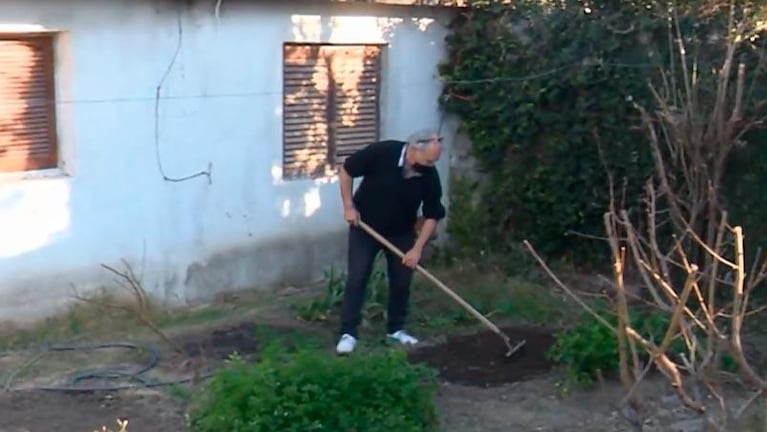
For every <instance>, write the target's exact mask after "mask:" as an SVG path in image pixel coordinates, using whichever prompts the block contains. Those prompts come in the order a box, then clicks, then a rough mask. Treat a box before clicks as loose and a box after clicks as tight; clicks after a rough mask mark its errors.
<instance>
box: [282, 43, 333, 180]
mask: <svg viewBox="0 0 767 432" xmlns="http://www.w3.org/2000/svg"><path fill="white" fill-rule="evenodd" d="M321 48H322V47H321V46H319V45H308V46H302V45H286V46H285V48H284V66H283V92H284V93H283V111H282V119H283V120H282V121H283V128H282V133H283V146H284V148H283V161H282V167H283V168H282V172H283V176H285V177H304V176H311V177H313V176H316V175H318V174H321V173H324V171H325V169H326V167H327V163H328V160H327V159H328V123H327V110H328V87H329V84H330V83H329V76H328V64H327V62H326V59H325V58H324V56H323V54H324V53H323V52H322V49H321Z"/></svg>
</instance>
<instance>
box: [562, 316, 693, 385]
mask: <svg viewBox="0 0 767 432" xmlns="http://www.w3.org/2000/svg"><path fill="white" fill-rule="evenodd" d="M600 316H602V318H604V319H605V320H606V321H608V322H609V323H611V324H612V325H614V326H615V325H617V320H616V318H615V316H614V315H612V314H610V313H609V312H602V313H600ZM669 319H670V318H669V316H668V314H664V313H660V312H657V311H650V312H647V311H643V312H638V313H635V314H632V317H631V325H632V327H633V328H634V329H635V330H636V331H637V332H639V333H640V334H641V335H642V336H644V337H645V338H646V339H648V340H652V341H655V342H656V343H660V340H661V339H662V338H663V336H664V335H665V333H666V329H667V328H668V325H669ZM637 349H638V350H639V351H640V352H639V354H640V358H642V359H643V360H644V361H648V356H647V355H646V354H645V353H644V352H643V351H642V349H641V348H637ZM685 350H686V346H685V344H684V341H682V340H681V339H679V338H677V339H675V340H674V341H673V342H672V344H671V346H670V348H669V350H668V352H669V354H671V355H676V354H681V353H682V352H684V351H685ZM548 357H549V359H551V360H552V361H554V362H555V363H557V364H558V365H559V366H560V367H562V369H563V372H564V373H565V381H567V382H568V383H574V384H576V385H579V386H584V387H588V386H590V385H591V384H593V383H594V381H595V379H596V378H597V376H598V374H599V373H601V374H603V375H604V376H610V375H612V374H614V373H616V372H617V371H618V367H619V365H618V340H617V338H616V337H615V335H614V334H613V333H612V331H611V330H610V329H608V328H606V327H605V326H604V325H602V324H601V323H600V322H599V321H597V320H596V318H594V317H593V316H591V315H588V316H587V319H586V320H584V321H583V322H582V323H580V324H578V325H577V326H575V327H573V328H571V329H567V330H563V331H561V332H559V333H557V334H556V340H555V343H554V345H553V346H552V347H551V349H550V350H549V352H548Z"/></svg>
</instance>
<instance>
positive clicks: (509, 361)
mask: <svg viewBox="0 0 767 432" xmlns="http://www.w3.org/2000/svg"><path fill="white" fill-rule="evenodd" d="M501 330H502V331H503V332H504V333H505V334H506V335H508V336H509V338H510V339H511V341H512V344H513V343H515V342H516V341H521V340H525V341H526V343H525V345H524V347H523V349H521V350H520V351H518V352H517V353H515V354H514V355H512V356H511V357H507V356H506V353H507V351H508V347H507V346H506V344H505V343H504V341H503V339H501V337H500V336H499V335H497V334H495V333H493V332H491V331H489V330H488V331H483V332H478V333H474V334H467V335H460V336H451V337H448V338H447V341H446V342H444V343H441V344H438V345H433V346H428V347H425V348H421V349H418V350H415V351H413V352H412V353H411V354H410V355H409V359H410V361H412V362H416V363H426V364H427V365H429V366H431V367H432V368H435V369H437V370H438V371H439V372H440V376H441V377H442V378H443V379H444V380H445V381H447V382H449V383H453V384H463V385H469V386H479V387H493V386H499V385H503V384H510V383H514V382H518V381H525V380H529V379H532V378H535V377H538V376H541V375H543V374H546V373H547V372H549V371H550V369H551V367H552V364H551V362H549V360H547V359H546V351H547V350H548V349H549V347H551V345H552V344H553V343H554V337H553V336H552V334H551V333H550V332H549V331H548V330H546V329H541V328H535V327H506V328H502V329H501Z"/></svg>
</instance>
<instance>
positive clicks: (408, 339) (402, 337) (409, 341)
mask: <svg viewBox="0 0 767 432" xmlns="http://www.w3.org/2000/svg"><path fill="white" fill-rule="evenodd" d="M389 337H390V338H392V339H394V340H396V341H397V342H399V343H401V344H404V345H415V344H417V343H418V339H416V338H414V337H413V336H410V335H409V334H407V332H405V331H404V330H398V331H396V332H394V333H391V334H389Z"/></svg>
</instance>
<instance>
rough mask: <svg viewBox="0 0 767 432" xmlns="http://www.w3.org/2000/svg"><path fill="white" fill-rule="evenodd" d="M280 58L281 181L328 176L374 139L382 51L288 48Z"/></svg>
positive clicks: (376, 47)
mask: <svg viewBox="0 0 767 432" xmlns="http://www.w3.org/2000/svg"><path fill="white" fill-rule="evenodd" d="M283 56H284V57H283V113H282V118H283V120H282V122H283V123H282V130H283V160H282V167H283V169H282V172H283V177H285V178H300V177H303V178H306V177H317V176H322V175H325V174H329V173H332V172H334V171H335V168H336V167H338V166H339V165H340V164H341V163H343V161H344V159H345V158H346V156H348V155H349V154H351V153H353V152H354V151H356V150H357V149H359V148H362V147H364V146H366V145H368V144H370V143H372V142H374V141H376V140H378V137H379V133H378V125H379V115H380V114H379V93H380V69H381V66H380V65H381V46H380V45H322V44H292V43H290V44H285V46H284V52H283Z"/></svg>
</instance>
